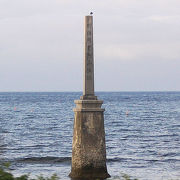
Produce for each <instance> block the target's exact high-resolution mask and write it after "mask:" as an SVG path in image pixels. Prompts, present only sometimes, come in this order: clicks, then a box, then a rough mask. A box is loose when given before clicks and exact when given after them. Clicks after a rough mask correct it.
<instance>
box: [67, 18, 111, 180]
mask: <svg viewBox="0 0 180 180" xmlns="http://www.w3.org/2000/svg"><path fill="white" fill-rule="evenodd" d="M102 103H103V101H101V100H98V99H97V97H96V96H95V95H94V55H93V17H92V16H86V17H85V51H84V89H83V96H81V98H80V100H75V104H76V108H74V113H75V118H74V133H73V145H72V167H71V173H70V175H69V176H70V177H71V178H73V179H96V178H100V179H105V178H107V177H110V175H109V174H108V172H107V167H106V145H105V131H104V109H103V108H101V105H102Z"/></svg>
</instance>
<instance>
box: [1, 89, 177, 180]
mask: <svg viewBox="0 0 180 180" xmlns="http://www.w3.org/2000/svg"><path fill="white" fill-rule="evenodd" d="M96 95H97V96H98V99H101V100H104V104H103V107H104V108H105V109H106V111H105V113H104V117H105V131H106V149H107V167H108V172H109V173H110V175H111V176H112V177H113V178H114V177H116V176H120V175H122V174H123V173H125V174H128V175H130V176H132V177H134V178H139V179H140V180H152V179H153V180H166V179H167V180H170V179H180V92H98V93H96ZM80 96H81V93H74V92H45V93H40V92H39V93H35V92H34V93H20V92H19V93H18V92H17V93H0V161H9V162H11V171H12V173H13V174H14V175H17V176H18V175H22V174H25V173H31V176H35V175H38V174H43V175H45V176H50V175H52V174H53V173H56V174H57V175H58V176H59V177H60V178H61V179H64V180H70V179H69V178H68V174H69V173H70V170H71V146H72V134H73V118H74V113H73V111H72V109H73V107H75V104H74V100H75V99H79V97H80ZM111 179H112V178H111Z"/></svg>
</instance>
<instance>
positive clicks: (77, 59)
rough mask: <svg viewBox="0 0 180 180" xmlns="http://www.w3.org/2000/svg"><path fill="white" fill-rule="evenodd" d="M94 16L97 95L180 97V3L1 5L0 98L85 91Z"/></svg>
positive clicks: (23, 1) (6, 0)
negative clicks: (88, 26)
mask: <svg viewBox="0 0 180 180" xmlns="http://www.w3.org/2000/svg"><path fill="white" fill-rule="evenodd" d="M91 11H93V12H94V50H95V52H94V54H95V89H96V91H153V90H155V91H167V90H168V91H180V0H0V91H81V90H82V83H83V77H82V74H83V43H84V42H83V41H84V39H83V28H84V16H85V15H88V14H89V12H91Z"/></svg>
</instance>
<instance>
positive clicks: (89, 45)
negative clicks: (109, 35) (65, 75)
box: [83, 16, 94, 95]
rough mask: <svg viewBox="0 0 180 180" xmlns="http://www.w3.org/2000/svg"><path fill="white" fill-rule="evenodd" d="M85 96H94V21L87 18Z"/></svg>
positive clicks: (90, 17)
mask: <svg viewBox="0 0 180 180" xmlns="http://www.w3.org/2000/svg"><path fill="white" fill-rule="evenodd" d="M84 62H85V69H84V72H85V73H84V92H83V94H84V95H94V55H93V19H92V16H86V18H85V60H84Z"/></svg>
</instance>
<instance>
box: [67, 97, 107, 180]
mask: <svg viewBox="0 0 180 180" xmlns="http://www.w3.org/2000/svg"><path fill="white" fill-rule="evenodd" d="M94 97H95V99H96V100H75V104H76V108H75V109H74V113H75V119H74V134H73V146H72V169H71V173H70V177H72V178H85V179H89V178H100V179H105V178H107V177H110V175H109V174H108V172H107V167H106V147H105V131H104V109H103V108H101V105H102V103H103V101H101V100H97V98H96V96H94ZM81 99H86V98H84V97H81ZM92 99H93V98H92Z"/></svg>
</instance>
